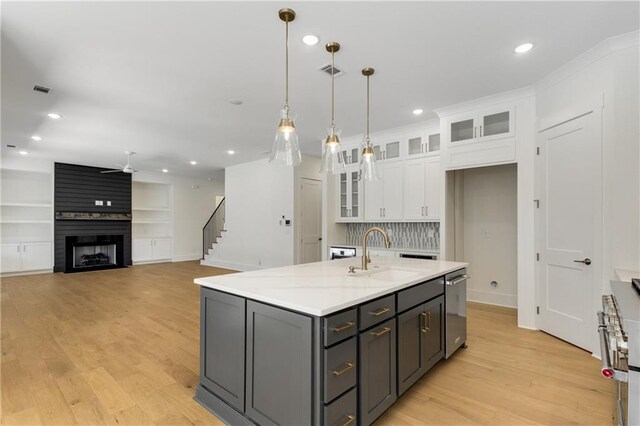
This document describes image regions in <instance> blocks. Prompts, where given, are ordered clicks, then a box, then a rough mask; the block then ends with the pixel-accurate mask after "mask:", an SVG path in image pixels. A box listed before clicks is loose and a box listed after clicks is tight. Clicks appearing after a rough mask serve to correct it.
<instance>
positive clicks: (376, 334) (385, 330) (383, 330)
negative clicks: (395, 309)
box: [371, 327, 391, 337]
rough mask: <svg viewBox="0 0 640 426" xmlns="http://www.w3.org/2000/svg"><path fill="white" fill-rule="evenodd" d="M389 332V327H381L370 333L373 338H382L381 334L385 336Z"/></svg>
mask: <svg viewBox="0 0 640 426" xmlns="http://www.w3.org/2000/svg"><path fill="white" fill-rule="evenodd" d="M390 331H391V327H382V328H381V329H380V330H378V331H372V332H371V334H372V335H373V336H376V337H379V336H382V335H383V334H387V333H388V332H390Z"/></svg>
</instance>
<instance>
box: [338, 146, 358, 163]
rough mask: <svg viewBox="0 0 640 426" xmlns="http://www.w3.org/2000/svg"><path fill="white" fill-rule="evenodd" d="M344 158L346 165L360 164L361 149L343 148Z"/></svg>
mask: <svg viewBox="0 0 640 426" xmlns="http://www.w3.org/2000/svg"><path fill="white" fill-rule="evenodd" d="M342 158H343V159H344V164H345V165H349V164H358V163H359V162H360V148H358V147H356V148H353V147H342Z"/></svg>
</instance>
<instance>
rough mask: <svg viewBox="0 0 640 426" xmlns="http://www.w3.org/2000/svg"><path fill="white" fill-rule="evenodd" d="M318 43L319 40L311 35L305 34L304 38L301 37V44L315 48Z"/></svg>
mask: <svg viewBox="0 0 640 426" xmlns="http://www.w3.org/2000/svg"><path fill="white" fill-rule="evenodd" d="M319 41H320V39H319V38H318V37H317V36H314V35H313V34H307V35H306V36H304V37H302V42H303V43H304V44H306V45H307V46H315V45H316V44H318V42H319Z"/></svg>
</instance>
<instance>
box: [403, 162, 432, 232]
mask: <svg viewBox="0 0 640 426" xmlns="http://www.w3.org/2000/svg"><path fill="white" fill-rule="evenodd" d="M440 182H441V180H440V158H439V157H430V158H418V159H415V160H409V161H406V162H405V164H404V190H403V202H404V219H405V220H411V221H432V220H439V219H440Z"/></svg>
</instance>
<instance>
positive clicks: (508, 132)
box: [478, 108, 515, 140]
mask: <svg viewBox="0 0 640 426" xmlns="http://www.w3.org/2000/svg"><path fill="white" fill-rule="evenodd" d="M513 113H514V109H513V108H499V109H492V110H485V111H482V112H481V113H480V117H479V123H478V137H479V138H480V139H482V140H491V139H500V138H505V137H511V136H513V135H515V129H514V125H513V123H514V120H513V118H514V114H513Z"/></svg>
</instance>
